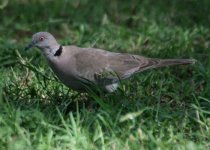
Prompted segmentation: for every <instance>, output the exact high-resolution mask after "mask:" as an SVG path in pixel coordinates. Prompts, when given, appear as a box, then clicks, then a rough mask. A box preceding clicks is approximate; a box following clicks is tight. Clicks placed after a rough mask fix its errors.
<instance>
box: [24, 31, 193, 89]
mask: <svg viewBox="0 0 210 150" xmlns="http://www.w3.org/2000/svg"><path fill="white" fill-rule="evenodd" d="M33 46H36V47H38V48H39V49H41V51H42V52H43V53H44V55H45V56H46V58H47V61H48V63H49V65H50V67H51V68H52V70H53V71H54V72H55V74H56V75H57V76H58V78H59V79H60V80H61V81H62V82H63V83H64V84H65V85H67V86H68V87H70V88H72V89H74V90H78V91H84V90H85V89H86V88H85V86H84V84H85V83H88V82H91V83H95V84H97V85H99V86H101V87H103V88H104V89H105V90H107V91H108V92H112V91H114V90H116V88H117V86H118V83H119V81H120V80H123V79H127V78H129V77H130V76H132V75H133V74H136V73H138V72H141V71H144V70H147V69H152V68H158V67H164V66H169V65H180V64H194V63H195V59H156V58H146V57H143V56H139V55H132V54H125V53H124V54H123V53H114V52H109V51H105V50H102V49H96V48H80V47H76V46H60V45H59V44H58V43H57V41H56V39H55V38H54V37H53V36H52V35H51V34H50V33H48V32H38V33H36V34H34V35H33V37H32V42H31V44H29V46H28V47H27V48H31V47H33ZM58 52H59V53H58ZM58 54H59V55H58Z"/></svg>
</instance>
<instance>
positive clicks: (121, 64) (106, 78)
mask: <svg viewBox="0 0 210 150" xmlns="http://www.w3.org/2000/svg"><path fill="white" fill-rule="evenodd" d="M74 57H75V60H76V68H77V69H76V70H77V73H78V75H79V76H80V78H83V79H86V80H89V81H93V82H98V83H99V82H100V83H106V84H108V83H115V82H118V81H119V80H120V79H125V78H128V77H129V76H131V75H132V74H133V73H135V72H137V71H138V70H139V67H140V65H141V63H140V62H142V65H146V64H145V62H144V61H145V60H146V58H144V57H141V56H138V57H137V56H136V55H129V54H121V53H113V52H108V51H104V50H101V49H92V48H90V49H83V50H82V51H80V52H79V53H77V54H75V56H74Z"/></svg>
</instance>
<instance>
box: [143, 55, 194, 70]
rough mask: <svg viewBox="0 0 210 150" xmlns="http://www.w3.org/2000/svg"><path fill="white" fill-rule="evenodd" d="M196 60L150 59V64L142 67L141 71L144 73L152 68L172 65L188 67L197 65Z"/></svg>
mask: <svg viewBox="0 0 210 150" xmlns="http://www.w3.org/2000/svg"><path fill="white" fill-rule="evenodd" d="M195 63H196V60H195V59H155V58H148V64H147V65H145V66H141V67H140V68H139V71H144V70H147V69H152V68H160V67H165V66H172V65H188V64H195Z"/></svg>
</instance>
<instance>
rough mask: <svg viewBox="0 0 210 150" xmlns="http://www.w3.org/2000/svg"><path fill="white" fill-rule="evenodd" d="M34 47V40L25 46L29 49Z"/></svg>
mask: <svg viewBox="0 0 210 150" xmlns="http://www.w3.org/2000/svg"><path fill="white" fill-rule="evenodd" d="M32 47H34V42H31V43H30V44H28V46H26V47H25V50H28V49H30V48H32Z"/></svg>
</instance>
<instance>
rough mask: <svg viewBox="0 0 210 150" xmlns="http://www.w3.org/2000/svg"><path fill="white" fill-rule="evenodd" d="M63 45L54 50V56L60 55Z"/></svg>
mask: <svg viewBox="0 0 210 150" xmlns="http://www.w3.org/2000/svg"><path fill="white" fill-rule="evenodd" d="M62 50H63V47H62V46H61V45H60V47H59V49H58V50H57V51H56V52H55V54H54V56H60V55H61V53H62Z"/></svg>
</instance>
